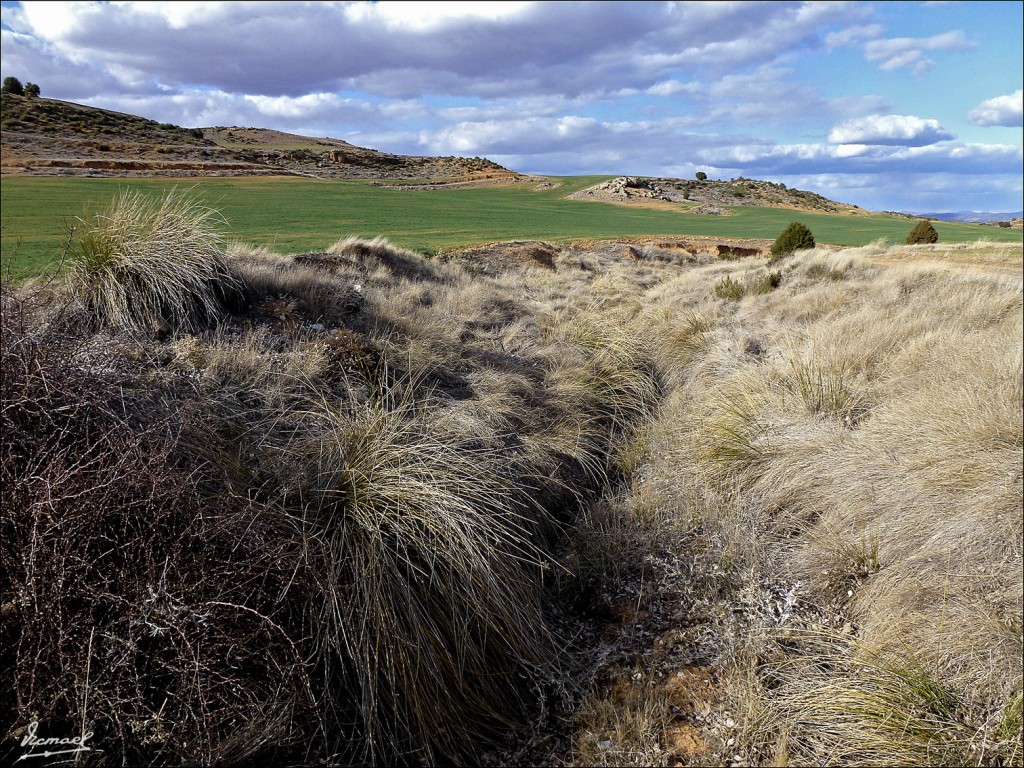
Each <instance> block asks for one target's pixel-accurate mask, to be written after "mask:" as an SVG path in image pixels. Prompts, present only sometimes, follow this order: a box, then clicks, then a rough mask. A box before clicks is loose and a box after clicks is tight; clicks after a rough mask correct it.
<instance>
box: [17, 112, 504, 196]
mask: <svg viewBox="0 0 1024 768" xmlns="http://www.w3.org/2000/svg"><path fill="white" fill-rule="evenodd" d="M0 127H2V129H3V131H2V142H0V168H2V172H3V174H4V175H15V174H20V175H59V176H128V177H139V176H253V175H296V176H311V177H316V178H328V179H385V180H386V179H415V180H420V181H425V182H431V181H434V182H436V181H461V182H466V181H478V180H488V181H491V182H500V181H513V180H516V179H519V178H521V177H520V174H517V173H515V172H513V171H509V170H508V169H507V168H503V167H502V166H500V165H498V164H497V163H493V162H491V161H490V160H486V159H482V158H462V157H417V156H410V155H393V154H389V153H387V152H378V151H377V150H374V149H366V148H364V147H357V146H354V145H352V144H349V143H348V142H345V141H341V140H339V139H329V138H311V137H308V136H298V135H294V134H289V133H283V132H281V131H273V130H267V129H262V128H239V127H223V126H218V127H212V128H183V127H181V126H177V125H173V124H171V123H158V122H156V121H155V120H148V119H146V118H143V117H137V116H135V115H128V114H124V113H122V112H114V111H111V110H107V109H99V108H97V107H90V106H85V105H83V104H75V103H72V102H68V101H60V100H58V99H45V98H30V97H27V96H17V95H14V94H10V93H5V94H3V119H2V124H0Z"/></svg>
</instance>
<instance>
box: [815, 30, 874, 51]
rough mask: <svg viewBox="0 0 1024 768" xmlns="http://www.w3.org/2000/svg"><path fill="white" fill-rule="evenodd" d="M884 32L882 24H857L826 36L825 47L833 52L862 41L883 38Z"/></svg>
mask: <svg viewBox="0 0 1024 768" xmlns="http://www.w3.org/2000/svg"><path fill="white" fill-rule="evenodd" d="M883 31H884V28H883V27H882V25H881V24H863V25H862V24H857V25H854V26H852V27H847V28H846V29H841V30H839V31H838V32H830V33H829V34H827V35H825V47H826V48H828V49H829V50H830V51H831V50H833V49H835V48H841V47H843V46H847V45H852V44H854V43H857V42H860V41H861V40H867V39H873V38H878V37H881V35H882V32H883Z"/></svg>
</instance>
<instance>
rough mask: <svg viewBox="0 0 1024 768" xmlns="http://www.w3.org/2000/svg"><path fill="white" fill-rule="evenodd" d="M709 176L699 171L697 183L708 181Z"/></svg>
mask: <svg viewBox="0 0 1024 768" xmlns="http://www.w3.org/2000/svg"><path fill="white" fill-rule="evenodd" d="M707 180H708V175H707V174H706V173H704V171H697V181H707Z"/></svg>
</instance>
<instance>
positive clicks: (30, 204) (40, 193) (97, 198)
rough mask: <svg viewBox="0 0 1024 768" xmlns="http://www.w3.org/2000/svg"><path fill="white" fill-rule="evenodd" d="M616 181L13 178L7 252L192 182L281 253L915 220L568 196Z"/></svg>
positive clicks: (907, 224)
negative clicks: (132, 191) (355, 240)
mask: <svg viewBox="0 0 1024 768" xmlns="http://www.w3.org/2000/svg"><path fill="white" fill-rule="evenodd" d="M606 178H609V177H570V178H565V179H561V181H562V182H563V183H562V185H561V186H560V187H558V188H556V189H544V190H537V189H535V188H534V187H533V186H515V187H501V186H494V187H475V188H466V189H445V190H428V191H407V190H400V189H389V188H387V187H378V186H372V185H370V184H367V183H366V182H362V181H326V180H314V179H297V178H284V177H249V178H203V179H71V178H41V177H8V178H5V179H4V180H3V184H2V185H0V200H2V227H3V257H4V261H5V263H6V262H10V269H11V271H12V273H13V274H14V275H15V276H25V275H29V274H33V273H39V272H41V271H43V270H45V269H46V268H48V267H51V266H53V265H54V264H56V263H57V262H58V261H59V258H60V253H61V249H62V244H63V242H64V241H65V240H66V238H67V227H68V226H69V225H71V224H72V223H73V222H74V219H75V217H76V216H81V215H82V214H83V212H84V211H86V210H90V211H96V210H98V209H101V208H102V207H103V206H104V205H105V204H106V203H107V202H108V201H109V200H111V198H113V197H114V196H115V195H116V194H117V193H118V191H119V190H122V189H125V188H128V187H132V188H136V189H140V190H143V191H146V192H151V193H152V194H154V195H159V194H162V193H163V192H165V191H166V190H169V189H171V188H174V187H177V188H178V189H179V190H188V191H189V193H190V194H192V195H195V196H196V197H198V198H199V199H200V200H201V201H203V202H204V203H205V204H207V205H209V206H211V207H213V208H216V209H217V210H218V211H220V212H221V214H223V216H224V219H225V225H224V231H225V233H226V234H227V236H228V237H229V238H230V239H234V240H240V241H243V242H246V243H252V244H256V245H267V246H271V247H272V248H274V249H276V250H280V251H282V252H286V253H288V252H299V251H306V250H313V249H317V248H324V247H326V246H328V245H330V244H331V243H333V242H334V241H336V240H338V239H339V238H341V237H346V236H348V235H358V236H362V237H374V236H377V235H383V236H385V237H387V238H388V239H390V240H391V241H392V242H394V243H396V244H398V245H401V246H404V247H408V248H412V249H415V250H419V251H423V252H433V251H436V250H441V249H445V248H452V247H456V246H461V245H470V244H473V243H483V242H493V241H499V240H514V239H543V240H549V241H567V240H574V239H587V238H615V237H627V236H636V235H711V236H719V237H743V238H770V239H774V238H775V237H776V236H777V235H778V234H779V232H781V231H782V229H783V228H785V226H786V225H787V224H789V222H791V221H794V220H799V221H801V222H803V223H804V224H806V225H807V226H808V227H810V228H811V230H812V231H813V232H814V235H815V238H816V239H817V240H818V242H821V243H828V244H832V245H864V244H866V243H869V242H871V241H873V240H877V239H878V238H882V237H884V238H888V240H889V241H890V242H893V243H902V242H903V241H904V239H905V237H906V234H907V232H909V231H910V229H911V228H912V226H913V222H912V221H909V220H907V219H899V218H894V217H890V216H882V215H864V216H850V215H846V214H842V215H838V214H820V213H806V212H802V211H791V210H785V209H777V208H742V207H737V208H734V209H733V210H732V212H731V213H730V214H729V215H728V216H707V215H698V214H688V213H686V212H685V208H684V207H683V206H680V208H679V211H678V212H676V211H671V210H663V209H651V208H641V207H626V206H621V205H611V204H607V203H598V202H590V201H576V200H567V199H565V198H566V195H568V194H570V193H571V192H573V191H576V190H578V189H583V188H585V187H588V186H591V185H592V184H595V183H597V182H598V181H601V180H603V179H606ZM935 227H936V229H937V230H938V232H939V238H940V242H971V241H975V240H978V239H982V238H984V239H988V240H992V241H994V242H1020V240H1021V233H1020V230H1005V229H999V228H996V227H991V226H981V225H977V224H952V223H945V222H936V223H935Z"/></svg>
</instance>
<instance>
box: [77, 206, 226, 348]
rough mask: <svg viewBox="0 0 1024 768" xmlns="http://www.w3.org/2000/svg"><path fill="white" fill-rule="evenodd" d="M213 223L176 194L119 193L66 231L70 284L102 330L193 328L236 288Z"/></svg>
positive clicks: (212, 215)
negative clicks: (154, 197) (68, 233)
mask: <svg viewBox="0 0 1024 768" xmlns="http://www.w3.org/2000/svg"><path fill="white" fill-rule="evenodd" d="M217 219H218V214H217V212H216V211H214V210H212V209H210V208H205V207H202V206H200V205H198V204H197V203H195V202H193V201H191V200H190V199H188V198H187V197H184V196H182V195H181V194H179V193H177V192H171V193H169V194H167V195H166V196H165V197H163V198H162V199H160V200H152V199H149V198H147V197H145V196H144V195H142V194H141V193H139V192H137V191H134V190H129V191H127V192H123V193H121V194H120V195H119V196H118V197H117V198H116V199H115V200H114V201H113V202H112V203H111V205H110V206H109V207H108V208H107V209H106V210H105V211H103V212H100V213H96V214H94V215H92V216H87V217H84V218H79V219H78V221H77V223H76V224H75V225H74V226H73V228H72V233H71V238H70V246H69V249H68V262H67V267H66V268H67V273H68V281H69V286H70V288H71V290H72V291H73V294H74V296H75V297H76V298H77V299H78V300H79V301H80V302H81V304H82V305H83V306H85V307H86V309H87V310H88V311H89V312H90V314H92V315H93V316H94V317H95V318H96V320H97V321H99V322H100V323H102V324H104V325H110V326H113V327H116V328H125V329H131V330H135V331H141V332H153V331H154V330H157V329H161V328H164V327H165V326H169V327H168V328H167V329H166V330H167V331H169V330H170V329H174V328H176V329H181V330H185V331H188V330H195V329H197V328H199V327H201V326H203V325H204V324H206V323H208V322H209V321H210V320H211V319H213V318H217V317H220V316H222V315H223V314H224V304H225V301H226V300H228V299H232V298H235V297H236V295H237V294H238V293H239V291H240V289H241V285H240V283H239V282H238V280H237V278H235V277H234V276H232V275H231V273H230V272H229V271H228V269H227V267H226V264H225V261H224V252H223V238H222V236H221V234H220V233H219V231H218V229H217V226H216V224H217Z"/></svg>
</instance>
